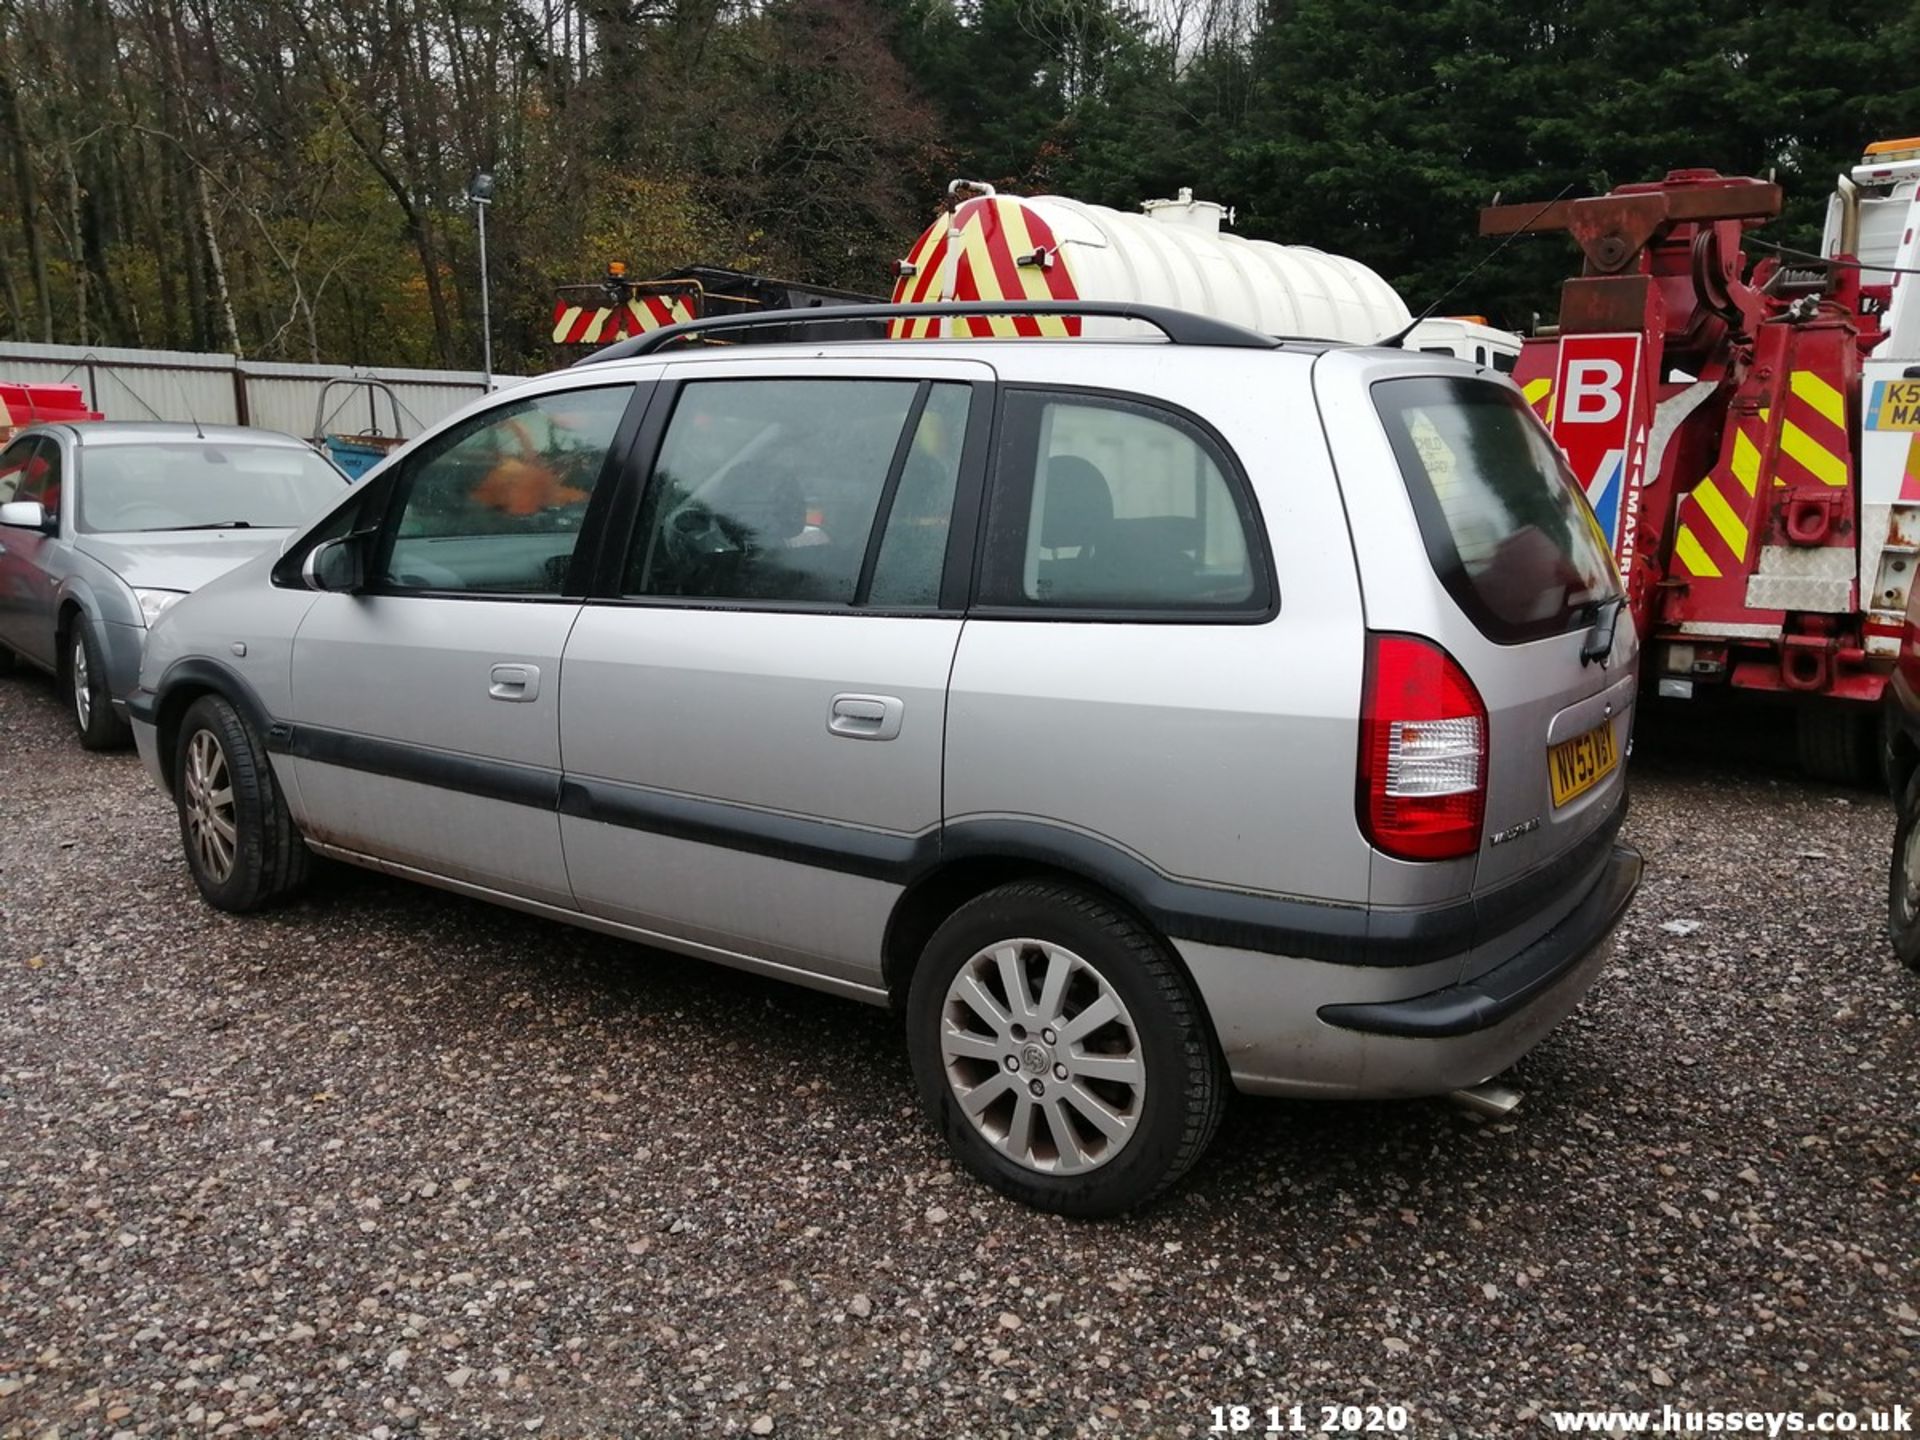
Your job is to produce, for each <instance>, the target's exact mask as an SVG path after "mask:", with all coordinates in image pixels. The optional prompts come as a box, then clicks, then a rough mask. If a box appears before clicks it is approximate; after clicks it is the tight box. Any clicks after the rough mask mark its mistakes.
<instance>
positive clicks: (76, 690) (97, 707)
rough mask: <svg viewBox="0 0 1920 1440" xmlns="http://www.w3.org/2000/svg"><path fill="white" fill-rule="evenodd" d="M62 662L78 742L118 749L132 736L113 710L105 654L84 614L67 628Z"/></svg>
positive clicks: (75, 618) (98, 748) (68, 701)
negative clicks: (63, 661)
mask: <svg viewBox="0 0 1920 1440" xmlns="http://www.w3.org/2000/svg"><path fill="white" fill-rule="evenodd" d="M66 651H67V653H66V656H65V661H66V663H65V665H64V666H63V667H62V670H63V673H64V675H65V678H66V682H67V707H68V713H70V714H71V715H72V716H73V726H74V729H76V730H78V731H79V732H80V743H81V745H82V746H84V747H85V748H86V749H88V750H118V749H120V748H121V747H122V746H124V745H125V744H126V743H127V742H128V741H129V740H131V739H132V738H133V732H132V731H131V730H129V729H128V728H127V722H126V721H124V720H122V719H121V718H120V717H119V716H118V715H116V714H114V713H113V688H112V686H110V685H109V684H108V683H107V657H106V654H105V653H104V651H103V650H102V649H101V646H100V641H99V640H98V639H97V638H95V636H94V633H93V625H92V622H90V621H89V620H88V619H87V618H86V617H85V616H84V615H80V616H76V617H74V621H73V626H72V628H71V629H69V630H68V631H67V644H66Z"/></svg>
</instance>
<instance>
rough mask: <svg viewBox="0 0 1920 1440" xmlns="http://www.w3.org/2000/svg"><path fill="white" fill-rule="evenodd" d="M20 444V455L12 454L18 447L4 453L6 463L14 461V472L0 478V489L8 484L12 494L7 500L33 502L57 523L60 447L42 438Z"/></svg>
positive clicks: (59, 500) (58, 512)
mask: <svg viewBox="0 0 1920 1440" xmlns="http://www.w3.org/2000/svg"><path fill="white" fill-rule="evenodd" d="M21 443H22V444H23V445H24V446H25V447H26V449H25V452H24V453H21V454H16V452H17V451H19V450H20V446H15V447H14V449H13V450H9V451H8V452H7V462H8V464H9V465H12V464H14V463H15V462H16V461H17V462H18V469H16V470H14V471H13V473H12V474H11V475H4V476H0V489H4V488H5V487H6V486H7V485H8V484H9V483H11V484H12V485H13V486H14V492H13V494H12V496H11V497H9V498H11V499H14V500H33V501H37V502H38V503H39V505H40V508H41V509H43V510H45V511H46V512H47V519H48V520H49V521H57V520H58V519H59V518H60V502H61V493H60V492H61V483H60V482H61V472H60V447H59V446H58V445H57V444H55V443H54V442H53V441H51V440H49V439H47V438H46V437H45V436H44V435H43V436H38V437H36V438H34V439H32V440H26V441H23V442H21Z"/></svg>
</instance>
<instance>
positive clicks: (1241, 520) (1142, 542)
mask: <svg viewBox="0 0 1920 1440" xmlns="http://www.w3.org/2000/svg"><path fill="white" fill-rule="evenodd" d="M1252 530H1253V527H1252V513H1251V511H1250V509H1249V508H1248V505H1247V502H1246V499H1245V494H1244V482H1241V481H1237V480H1236V481H1235V482H1232V483H1230V482H1229V480H1228V472H1227V460H1226V457H1225V454H1224V452H1222V451H1221V450H1220V449H1219V447H1218V446H1217V445H1216V444H1215V443H1214V442H1213V441H1212V440H1211V439H1210V438H1209V437H1207V436H1206V435H1204V434H1203V433H1202V432H1201V431H1200V430H1199V429H1198V428H1197V427H1196V426H1194V425H1192V424H1190V423H1189V422H1187V421H1186V420H1185V419H1183V418H1181V417H1179V416H1176V415H1174V414H1173V413H1171V412H1169V411H1166V410H1162V409H1160V408H1158V407H1156V406H1152V405H1148V404H1145V403H1141V402H1135V401H1131V400H1121V399H1108V398H1105V397H1093V396H1077V395H1076V396H1067V395H1056V394H1049V393H1047V392H1044V391H1028V390H1016V391H1012V392H1010V393H1009V394H1008V395H1007V398H1006V405H1005V409H1004V411H1003V413H1002V421H1001V441H1000V446H999V455H998V457H997V463H996V471H995V479H994V489H993V499H992V508H991V511H990V514H989V520H988V537H987V565H986V572H985V574H984V576H983V579H982V593H981V599H982V601H983V602H984V603H986V604H988V605H1012V606H1022V607H1049V608H1062V609H1092V610H1127V611H1173V612H1180V611H1207V610H1262V609H1265V608H1266V606H1267V603H1268V596H1267V586H1266V583H1265V580H1264V576H1263V573H1262V569H1261V567H1260V566H1258V565H1257V564H1256V563H1255V556H1254V552H1253V550H1252V549H1251V547H1250V546H1249V543H1248V536H1249V534H1251V533H1252Z"/></svg>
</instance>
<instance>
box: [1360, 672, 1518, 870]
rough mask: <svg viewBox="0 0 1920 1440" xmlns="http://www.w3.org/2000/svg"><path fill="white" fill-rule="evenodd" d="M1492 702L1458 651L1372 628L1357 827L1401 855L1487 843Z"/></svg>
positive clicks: (1467, 850) (1433, 856)
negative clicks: (1485, 825) (1484, 840)
mask: <svg viewBox="0 0 1920 1440" xmlns="http://www.w3.org/2000/svg"><path fill="white" fill-rule="evenodd" d="M1486 809H1487V707H1486V705H1485V704H1484V703H1482V701H1481V699H1480V692H1479V691H1478V690H1476V689H1474V688H1473V681H1471V680H1469V679H1468V678H1467V673H1466V671H1464V670H1462V669H1461V668H1460V666H1459V664H1458V663H1457V662H1456V661H1455V660H1454V658H1453V657H1452V656H1451V655H1449V654H1447V652H1446V651H1444V650H1442V649H1441V648H1440V647H1439V646H1438V645H1435V644H1434V643H1433V642H1432V641H1429V640H1421V639H1418V638H1416V637H1414V636H1412V635H1369V636H1368V637H1367V679H1366V692H1365V695H1364V696H1363V698H1362V700H1361V705H1360V793H1359V812H1360V828H1361V829H1362V830H1363V831H1364V832H1365V833H1366V836H1367V840H1368V842H1369V843H1370V844H1372V845H1373V846H1374V848H1375V849H1378V850H1383V851H1385V852H1386V853H1387V854H1389V855H1393V856H1396V857H1398V858H1399V859H1402V860H1451V859H1454V858H1455V857H1457V856H1461V855H1471V854H1473V853H1474V852H1475V851H1476V850H1478V849H1479V847H1480V825H1481V821H1482V820H1483V819H1484V818H1485V816H1486Z"/></svg>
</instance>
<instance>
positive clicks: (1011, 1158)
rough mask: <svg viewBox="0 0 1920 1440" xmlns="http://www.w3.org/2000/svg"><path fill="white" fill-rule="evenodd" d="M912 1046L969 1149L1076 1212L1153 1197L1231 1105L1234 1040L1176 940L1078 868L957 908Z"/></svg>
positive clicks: (1043, 1205) (912, 1000)
mask: <svg viewBox="0 0 1920 1440" xmlns="http://www.w3.org/2000/svg"><path fill="white" fill-rule="evenodd" d="M907 1049H908V1053H909V1055H910V1056H911V1058H912V1061H913V1071H914V1079H915V1081H916V1082H917V1084H918V1086H919V1090H920V1097H921V1100H922V1102H923V1103H924V1104H925V1106H926V1108H927V1113H928V1115H929V1116H930V1117H931V1118H932V1120H933V1123H934V1125H935V1126H936V1128H938V1129H939V1131H940V1133H941V1134H942V1135H943V1136H944V1137H945V1139H946V1141H947V1143H948V1145H949V1146H951V1147H952V1149H953V1152H954V1154H955V1156H956V1157H957V1158H958V1159H959V1160H960V1162H961V1163H962V1164H964V1165H965V1166H966V1167H967V1168H968V1169H969V1170H971V1171H972V1172H973V1173H974V1174H975V1175H978V1176H979V1177H980V1178H981V1179H983V1180H985V1181H986V1182H987V1183H988V1184H989V1185H992V1186H993V1187H994V1188H995V1189H997V1190H999V1191H1001V1192H1002V1193H1004V1194H1006V1195H1010V1196H1012V1197H1013V1198H1014V1199H1016V1200H1020V1201H1022V1202H1024V1203H1026V1204H1028V1205H1032V1206H1035V1207H1036V1208H1038V1209H1041V1210H1051V1211H1054V1212H1055V1213H1057V1214H1061V1215H1075V1216H1083V1217H1098V1216H1106V1215H1115V1214H1118V1213H1120V1212H1121V1211H1124V1210H1129V1209H1132V1208H1134V1207H1135V1206H1139V1205H1144V1204H1146V1203H1147V1202H1148V1201H1150V1200H1152V1199H1153V1198H1154V1197H1156V1196H1157V1195H1159V1194H1161V1193H1162V1192H1163V1191H1165V1190H1166V1189H1167V1188H1168V1187H1169V1186H1170V1185H1172V1184H1173V1183H1174V1182H1175V1181H1176V1180H1178V1179H1179V1178H1180V1177H1181V1176H1182V1175H1183V1174H1185V1173H1186V1172H1187V1170H1188V1169H1190V1168H1191V1167H1192V1165H1193V1163H1194V1162H1195V1161H1196V1160H1198V1159H1199V1158H1200V1154H1201V1152H1202V1151H1203V1150H1204V1149H1205V1148H1206V1145H1207V1142H1208V1141H1209V1140H1210V1139H1212V1137H1213V1132H1214V1130H1215V1129H1216V1128H1217V1127H1218V1125H1219V1123H1220V1115H1221V1112H1222V1110H1223V1109H1224V1108H1225V1105H1226V1095H1227V1080H1226V1074H1225V1067H1224V1066H1223V1065H1222V1063H1221V1060H1220V1053H1219V1047H1218V1046H1217V1045H1216V1043H1215V1041H1214V1038H1213V1033H1212V1031H1211V1029H1210V1028H1209V1026H1208V1024H1207V1021H1206V1018H1205V1015H1204V1012H1203V1011H1202V1008H1201V1005H1200V1001H1199V998H1198V996H1196V995H1195V993H1194V991H1193V987H1192V984H1191V983H1190V982H1189V981H1188V980H1187V978H1186V976H1185V974H1184V973H1183V972H1182V971H1181V969H1180V967H1179V966H1178V965H1177V964H1175V963H1174V959H1173V956H1172V954H1171V953H1170V952H1169V951H1168V949H1167V947H1166V945H1165V944H1164V942H1162V941H1161V940H1160V939H1158V938H1157V937H1156V936H1154V935H1153V934H1151V933H1150V932H1149V931H1148V930H1146V929H1145V928H1144V927H1143V926H1142V925H1141V924H1140V923H1139V922H1138V921H1137V920H1135V919H1133V918H1132V917H1131V916H1130V915H1128V914H1127V913H1126V912H1124V911H1122V910H1121V909H1119V908H1118V907H1117V906H1115V905H1112V904H1110V903H1109V902H1107V901H1106V900H1103V899H1101V898H1099V897H1098V896H1096V895H1093V894H1091V893H1089V892H1086V891H1083V890H1077V889H1073V888H1070V887H1067V886H1063V885H1056V884H1049V883H1041V882H1021V883H1017V884H1011V885H1003V886H1001V887H1000V888H999V889H996V890H992V891H989V892H988V893H987V894H985V895H982V896H980V897H978V898H977V899H975V900H972V901H970V902H968V903H967V904H966V905H963V906H961V907H960V909H958V910H956V911H955V912H954V913H953V914H952V915H951V916H949V917H948V919H947V920H946V922H945V923H944V924H943V925H941V927H940V928H939V929H938V930H937V931H935V932H934V935H933V938H932V939H931V940H930V941H928V942H927V947H926V950H925V952H924V953H923V954H922V956H921V960H920V964H919V966H918V968H917V969H916V970H915V971H914V975H913V980H912V983H911V985H910V987H909V989H908V992H907Z"/></svg>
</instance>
